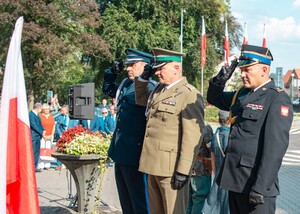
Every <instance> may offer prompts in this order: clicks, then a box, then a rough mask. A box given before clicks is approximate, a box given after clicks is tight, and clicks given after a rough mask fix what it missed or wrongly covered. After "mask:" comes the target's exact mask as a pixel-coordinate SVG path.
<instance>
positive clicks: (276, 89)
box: [271, 87, 284, 93]
mask: <svg viewBox="0 0 300 214" xmlns="http://www.w3.org/2000/svg"><path fill="white" fill-rule="evenodd" d="M271 89H273V90H274V91H276V92H278V93H280V92H282V91H284V89H282V88H280V87H274V88H273V87H271Z"/></svg>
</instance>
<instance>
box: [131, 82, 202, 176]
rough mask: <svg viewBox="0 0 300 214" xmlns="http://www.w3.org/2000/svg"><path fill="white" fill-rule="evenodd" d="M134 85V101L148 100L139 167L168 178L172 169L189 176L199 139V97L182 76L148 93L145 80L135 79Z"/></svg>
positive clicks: (200, 118)
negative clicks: (167, 87) (170, 85)
mask: <svg viewBox="0 0 300 214" xmlns="http://www.w3.org/2000/svg"><path fill="white" fill-rule="evenodd" d="M135 84H136V101H137V103H139V104H141V105H146V104H147V102H148V106H147V112H146V114H147V126H146V132H145V138H144V145H143V149H142V154H141V158H140V166H139V170H140V171H142V172H145V173H148V174H151V175H156V176H166V177H171V176H172V175H173V173H174V171H177V172H179V173H182V174H185V175H189V174H190V173H191V168H192V164H193V163H194V158H195V155H196V154H197V153H198V151H199V146H200V142H202V130H203V127H204V121H203V116H204V110H203V109H204V107H203V100H202V96H201V95H200V93H199V92H198V91H197V90H196V89H195V88H194V87H193V86H192V85H190V84H188V82H187V80H186V79H185V78H183V79H182V80H181V81H179V82H178V83H176V84H175V85H173V86H172V87H171V88H169V89H167V90H165V91H163V92H162V90H163V89H164V85H162V84H159V85H158V86H157V87H156V89H155V91H154V92H153V93H152V94H151V95H150V93H149V91H148V90H147V83H145V82H141V81H139V80H138V79H137V78H136V79H135ZM149 95H150V97H149ZM148 97H149V100H148V101H147V99H146V98H148Z"/></svg>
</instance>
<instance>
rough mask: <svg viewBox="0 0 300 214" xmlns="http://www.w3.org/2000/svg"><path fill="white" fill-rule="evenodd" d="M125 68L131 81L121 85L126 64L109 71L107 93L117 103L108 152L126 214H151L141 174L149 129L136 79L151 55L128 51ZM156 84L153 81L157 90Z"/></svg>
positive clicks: (123, 82)
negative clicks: (139, 102) (137, 100)
mask: <svg viewBox="0 0 300 214" xmlns="http://www.w3.org/2000/svg"><path fill="white" fill-rule="evenodd" d="M125 52H126V60H125V66H126V70H127V74H128V78H125V79H124V80H123V81H122V82H121V83H120V84H117V83H116V82H115V81H116V79H117V75H118V73H120V72H121V71H122V70H123V63H122V62H121V63H118V62H115V63H114V65H113V66H112V67H110V68H108V69H106V70H105V74H104V82H103V92H104V94H106V95H107V96H110V97H112V98H114V97H116V99H117V104H116V107H117V116H116V129H115V132H114V134H113V137H112V140H111V145H110V148H109V151H108V155H109V157H110V158H111V159H112V160H113V161H114V162H115V177H116V183H117V188H118V193H119V199H120V203H121V207H122V210H123V213H124V214H133V213H135V214H144V213H149V206H148V193H147V183H146V175H145V174H144V173H141V172H139V171H138V168H139V159H140V154H141V150H142V147H143V139H144V134H145V128H146V117H145V107H144V106H140V105H137V104H136V103H135V87H134V81H133V80H134V78H135V77H136V76H139V75H140V74H141V73H142V72H143V70H144V66H145V65H146V64H147V63H150V60H151V58H152V55H151V54H148V53H145V52H142V51H138V50H134V49H130V48H128V49H126V51H125ZM154 86H155V82H154V81H149V85H148V87H149V89H150V90H153V88H154Z"/></svg>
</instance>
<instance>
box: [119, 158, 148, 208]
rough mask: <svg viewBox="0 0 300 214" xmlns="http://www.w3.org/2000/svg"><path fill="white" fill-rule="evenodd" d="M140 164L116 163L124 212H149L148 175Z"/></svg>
mask: <svg viewBox="0 0 300 214" xmlns="http://www.w3.org/2000/svg"><path fill="white" fill-rule="evenodd" d="M138 168H139V167H138V165H136V166H135V165H125V164H120V163H115V177H116V184H117V189H118V193H119V199H120V204H121V207H122V211H123V213H124V214H148V213H149V205H148V191H147V176H146V175H145V174H144V173H142V172H139V171H138Z"/></svg>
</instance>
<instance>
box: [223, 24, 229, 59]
mask: <svg viewBox="0 0 300 214" xmlns="http://www.w3.org/2000/svg"><path fill="white" fill-rule="evenodd" d="M224 52H225V65H229V56H230V46H229V37H228V28H227V21H226V20H225V37H224Z"/></svg>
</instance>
